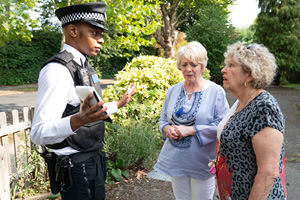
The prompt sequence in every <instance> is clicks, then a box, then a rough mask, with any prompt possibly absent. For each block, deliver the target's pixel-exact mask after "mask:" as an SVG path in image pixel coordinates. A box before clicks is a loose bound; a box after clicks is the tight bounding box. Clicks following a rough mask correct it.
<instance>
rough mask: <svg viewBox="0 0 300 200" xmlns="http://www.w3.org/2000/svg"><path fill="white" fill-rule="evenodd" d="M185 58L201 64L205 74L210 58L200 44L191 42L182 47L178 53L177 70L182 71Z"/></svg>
mask: <svg viewBox="0 0 300 200" xmlns="http://www.w3.org/2000/svg"><path fill="white" fill-rule="evenodd" d="M183 56H184V57H185V58H187V59H189V60H190V61H192V62H193V63H197V64H201V66H202V69H203V72H204V70H205V68H206V65H207V61H208V57H207V51H206V49H205V48H204V46H203V45H202V44H200V43H199V42H196V41H194V42H190V43H188V44H187V45H185V46H182V47H180V48H179V49H178V51H177V68H178V69H179V70H181V69H180V65H181V59H182V57H183Z"/></svg>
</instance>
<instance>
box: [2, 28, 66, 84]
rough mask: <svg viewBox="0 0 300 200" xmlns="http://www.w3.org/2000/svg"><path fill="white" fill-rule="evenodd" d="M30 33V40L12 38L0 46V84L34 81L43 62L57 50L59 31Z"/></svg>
mask: <svg viewBox="0 0 300 200" xmlns="http://www.w3.org/2000/svg"><path fill="white" fill-rule="evenodd" d="M32 34H33V38H32V41H30V42H22V41H14V40H12V41H10V42H8V43H7V44H6V45H4V46H2V47H0V66H1V67H0V85H19V84H28V83H36V82H37V80H38V75H39V71H40V69H41V67H42V65H43V63H44V62H46V61H47V60H48V59H49V58H50V57H52V56H53V55H54V54H55V53H56V52H58V51H59V49H60V41H61V34H60V33H57V32H49V31H48V32H44V31H33V32H32Z"/></svg>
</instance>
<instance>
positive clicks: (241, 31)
mask: <svg viewBox="0 0 300 200" xmlns="http://www.w3.org/2000/svg"><path fill="white" fill-rule="evenodd" d="M236 32H237V33H238V38H239V41H243V42H246V43H247V44H251V43H254V42H255V41H254V39H255V38H254V34H255V29H254V26H250V27H242V28H237V29H236Z"/></svg>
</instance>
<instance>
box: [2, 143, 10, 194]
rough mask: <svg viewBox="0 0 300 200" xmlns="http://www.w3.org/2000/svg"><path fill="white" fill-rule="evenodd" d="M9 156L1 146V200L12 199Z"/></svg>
mask: <svg viewBox="0 0 300 200" xmlns="http://www.w3.org/2000/svg"><path fill="white" fill-rule="evenodd" d="M8 159H9V158H8V156H7V153H6V151H5V149H4V147H3V146H0V199H10V190H9V165H8V163H9V162H8Z"/></svg>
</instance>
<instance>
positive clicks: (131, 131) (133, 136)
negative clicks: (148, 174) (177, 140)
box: [104, 118, 162, 181]
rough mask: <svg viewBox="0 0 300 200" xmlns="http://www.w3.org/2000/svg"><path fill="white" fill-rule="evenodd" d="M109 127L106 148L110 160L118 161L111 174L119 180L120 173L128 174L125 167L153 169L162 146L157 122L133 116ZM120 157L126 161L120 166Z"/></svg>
mask: <svg viewBox="0 0 300 200" xmlns="http://www.w3.org/2000/svg"><path fill="white" fill-rule="evenodd" d="M107 129H108V130H107V131H106V138H105V141H106V143H105V146H104V149H105V151H106V152H107V155H108V158H109V160H110V161H111V162H113V163H114V162H115V163H116V167H114V168H113V169H115V170H113V171H111V174H112V176H113V177H114V178H115V179H116V180H117V181H119V180H120V179H118V178H117V177H119V178H121V177H120V176H119V175H123V176H124V175H126V173H124V171H123V170H124V169H127V168H130V167H138V168H143V169H144V168H146V169H151V168H152V167H153V166H154V164H155V162H156V159H157V156H158V154H159V152H160V150H161V146H162V139H161V135H160V133H159V132H158V129H157V122H154V121H152V123H151V122H150V121H149V120H148V119H140V120H135V119H133V118H131V119H129V120H128V123H127V124H123V125H120V124H118V123H114V124H110V125H108V128H107ZM119 159H122V160H123V161H124V163H123V165H122V166H119V167H118V165H117V164H118V160H119ZM118 169H119V170H118ZM122 169H123V170H122ZM120 172H121V173H120ZM118 174H119V175H118ZM116 176H117V177H116ZM125 177H126V176H125Z"/></svg>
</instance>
